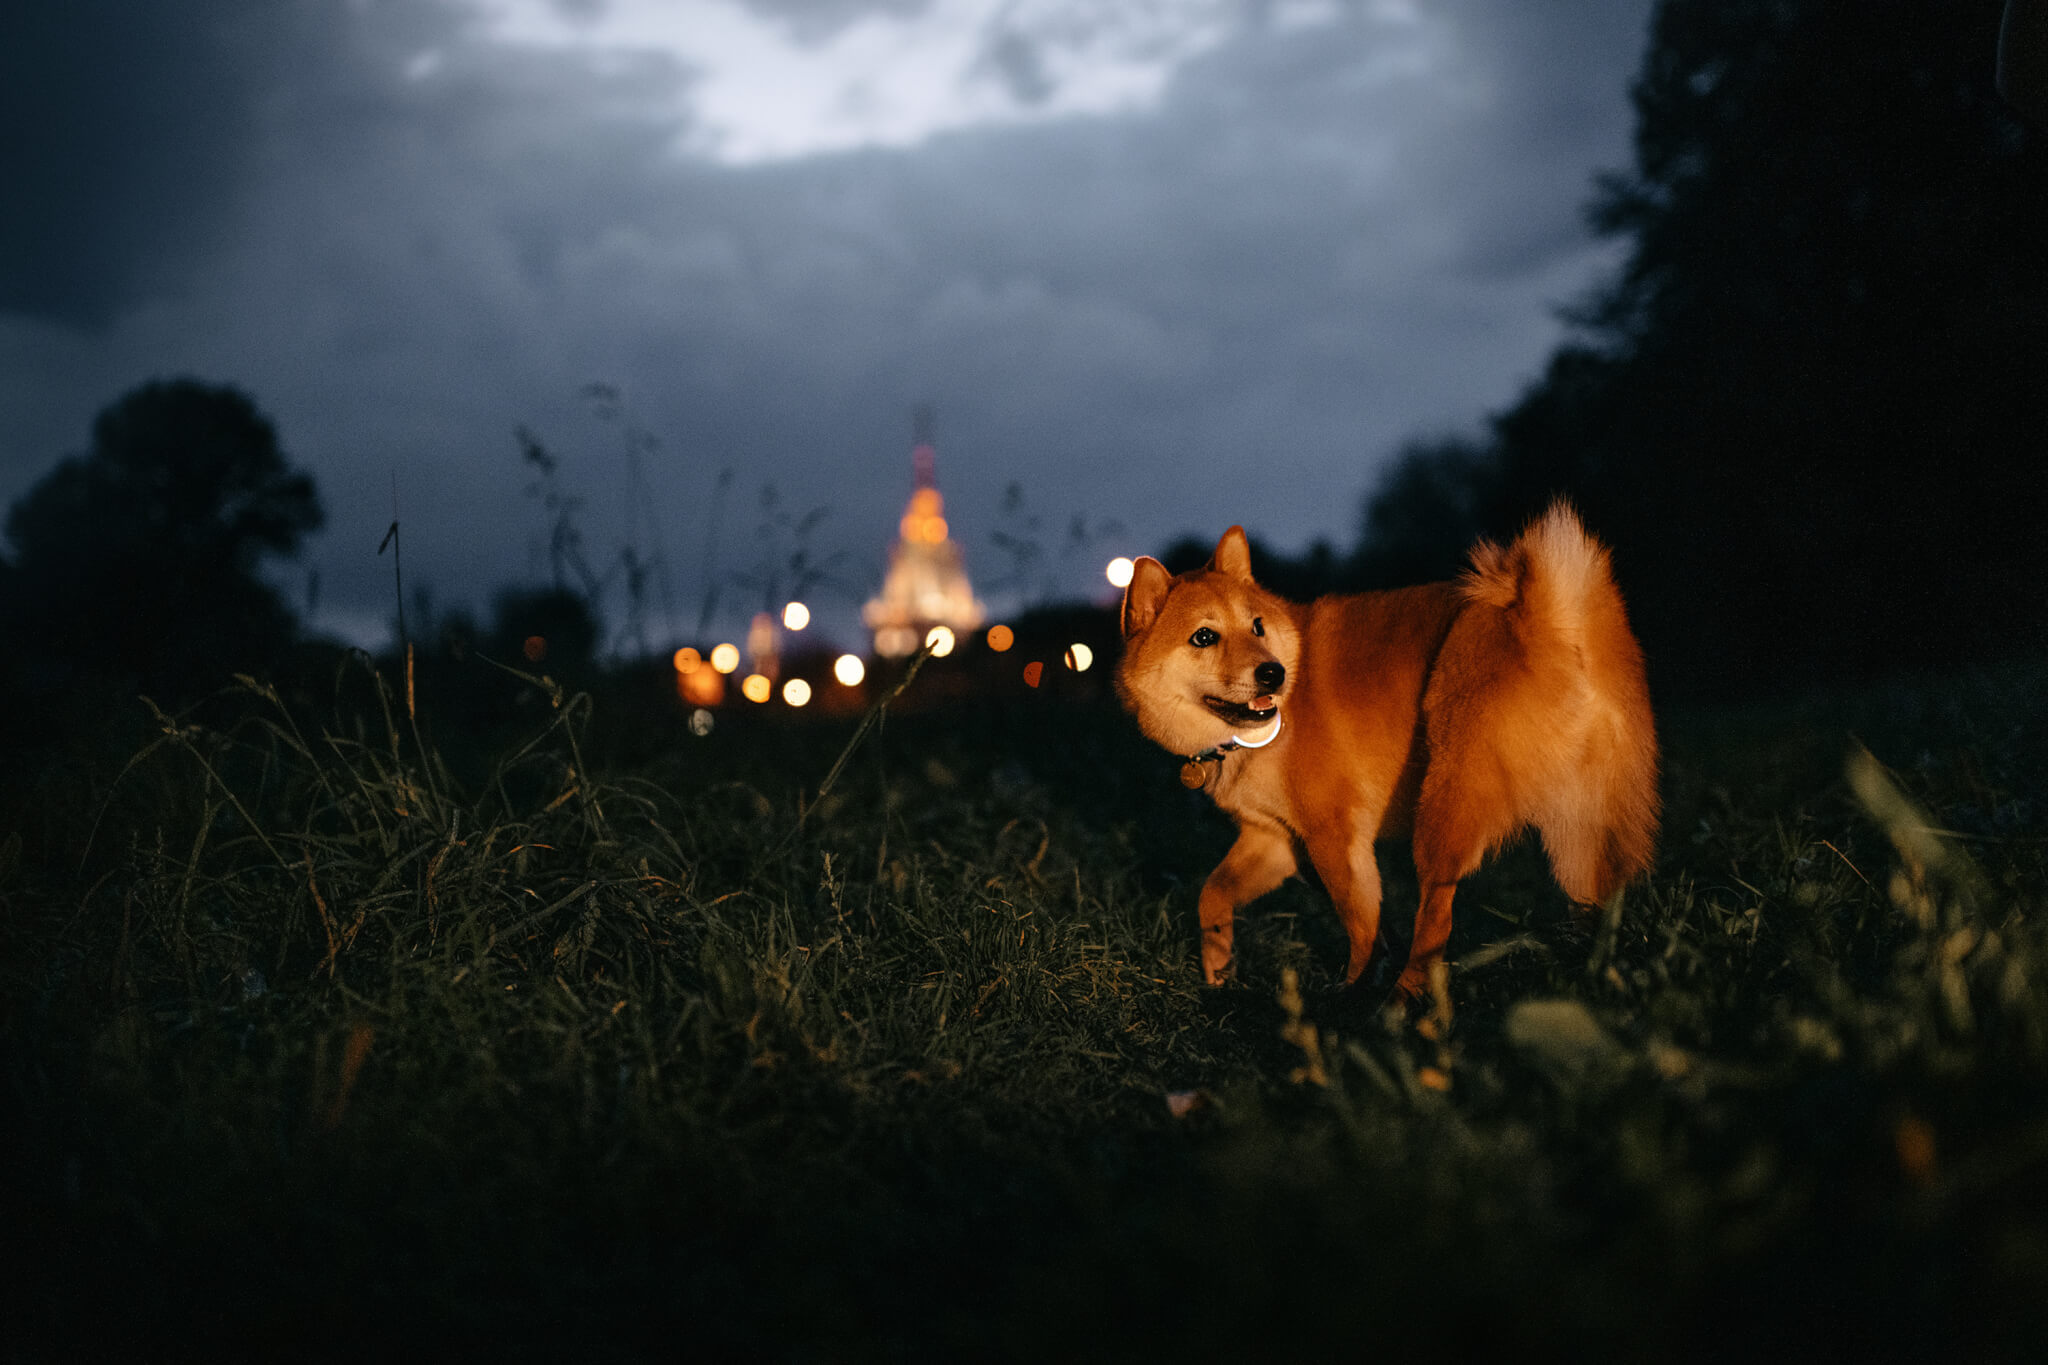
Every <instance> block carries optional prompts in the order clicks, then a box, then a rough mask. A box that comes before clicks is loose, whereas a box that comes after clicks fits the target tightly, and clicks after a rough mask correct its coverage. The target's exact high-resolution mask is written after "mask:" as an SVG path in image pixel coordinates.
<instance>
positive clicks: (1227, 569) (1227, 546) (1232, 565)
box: [1209, 526, 1252, 583]
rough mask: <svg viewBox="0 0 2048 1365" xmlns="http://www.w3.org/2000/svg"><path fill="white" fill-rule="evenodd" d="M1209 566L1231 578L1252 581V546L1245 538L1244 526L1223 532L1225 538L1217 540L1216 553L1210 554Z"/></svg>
mask: <svg viewBox="0 0 2048 1365" xmlns="http://www.w3.org/2000/svg"><path fill="white" fill-rule="evenodd" d="M1209 567H1210V568H1212V569H1214V570H1215V571H1216V572H1217V573H1220V574H1226V575H1228V576H1229V577H1231V578H1239V579H1243V580H1244V581H1245V582H1247V583H1249V582H1251V581H1252V546H1251V542H1250V541H1248V540H1246V539H1245V538H1244V527H1242V526H1233V527H1231V528H1230V529H1229V530H1228V531H1225V532H1224V533H1223V539H1221V540H1219V541H1217V542H1216V553H1215V554H1213V555H1210V556H1209Z"/></svg>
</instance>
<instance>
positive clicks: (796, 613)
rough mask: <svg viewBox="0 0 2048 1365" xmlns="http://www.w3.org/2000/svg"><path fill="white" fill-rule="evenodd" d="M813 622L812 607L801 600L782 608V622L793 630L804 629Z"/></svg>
mask: <svg viewBox="0 0 2048 1365" xmlns="http://www.w3.org/2000/svg"><path fill="white" fill-rule="evenodd" d="M810 623H811V609H810V608H809V607H807V606H805V605H804V604H803V603H801V602H791V603H790V604H789V605H788V606H786V607H784V608H783V609H782V624H783V625H784V626H786V627H788V628H789V629H791V630H802V629H803V628H804V627H805V626H807V625H809V624H810Z"/></svg>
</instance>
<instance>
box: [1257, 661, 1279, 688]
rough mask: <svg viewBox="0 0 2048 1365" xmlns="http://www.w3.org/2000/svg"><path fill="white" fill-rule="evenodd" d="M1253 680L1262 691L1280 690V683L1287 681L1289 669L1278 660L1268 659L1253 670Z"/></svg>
mask: <svg viewBox="0 0 2048 1365" xmlns="http://www.w3.org/2000/svg"><path fill="white" fill-rule="evenodd" d="M1252 681H1254V682H1256V683H1257V684H1258V685H1259V690H1260V691H1262V692H1278V691H1279V690H1280V684H1281V683H1284V682H1286V681H1287V670H1286V668H1284V667H1283V666H1282V665H1281V664H1280V663H1279V662H1278V661H1277V660H1274V659H1268V660H1266V662H1264V663H1262V664H1260V665H1259V666H1258V667H1257V668H1255V669H1253V670H1252Z"/></svg>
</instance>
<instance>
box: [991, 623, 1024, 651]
mask: <svg viewBox="0 0 2048 1365" xmlns="http://www.w3.org/2000/svg"><path fill="white" fill-rule="evenodd" d="M1016 643H1017V636H1016V632H1014V631H1012V630H1011V629H1010V628H1009V627H1008V626H990V627H989V628H988V647H989V648H990V649H992V650H994V651H995V652H996V653H998V654H1001V653H1002V652H1003V651H1004V650H1006V649H1008V648H1009V647H1010V646H1011V645H1014V644H1016Z"/></svg>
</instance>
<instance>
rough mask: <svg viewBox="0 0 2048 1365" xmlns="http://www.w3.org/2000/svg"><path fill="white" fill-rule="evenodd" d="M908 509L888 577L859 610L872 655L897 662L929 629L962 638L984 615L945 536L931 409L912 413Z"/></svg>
mask: <svg viewBox="0 0 2048 1365" xmlns="http://www.w3.org/2000/svg"><path fill="white" fill-rule="evenodd" d="M911 426H912V442H913V444H912V449H911V452H910V465H911V475H912V480H913V483H914V487H913V488H912V489H911V492H910V506H909V507H907V508H905V509H904V512H903V520H902V521H901V522H900V523H898V526H897V536H896V543H895V544H894V545H891V546H890V547H889V574H888V576H887V577H886V578H884V579H883V580H882V590H881V592H879V593H877V594H876V595H875V598H874V600H873V601H871V602H869V603H868V604H867V606H865V607H863V608H862V609H861V619H862V620H864V621H866V622H867V623H868V628H869V629H871V630H873V631H874V632H875V653H877V654H879V655H881V656H882V657H883V658H885V659H900V658H902V657H903V656H904V655H906V654H912V653H915V652H916V651H917V648H918V647H919V646H920V645H922V644H923V643H924V637H925V634H926V633H927V632H928V631H930V630H931V628H932V627H933V626H947V627H950V628H951V629H952V631H953V633H954V634H955V635H960V636H964V635H966V633H967V632H968V631H971V630H973V629H974V628H975V627H976V626H978V625H980V624H981V622H982V618H983V617H985V616H986V615H987V614H988V613H987V611H986V610H984V609H983V607H982V605H981V603H980V602H977V601H976V600H975V598H974V589H973V587H972V586H971V585H970V584H969V583H968V581H967V567H966V565H965V564H963V563H962V562H961V559H960V547H959V546H958V545H955V544H954V543H953V542H952V541H951V540H950V539H948V538H947V535H946V502H945V499H944V498H941V497H940V496H939V484H938V476H937V471H936V469H935V466H936V464H937V462H938V452H937V451H936V450H935V449H934V448H933V446H932V410H931V409H930V408H928V407H919V408H917V409H916V411H915V412H914V413H913V414H912V421H911Z"/></svg>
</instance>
